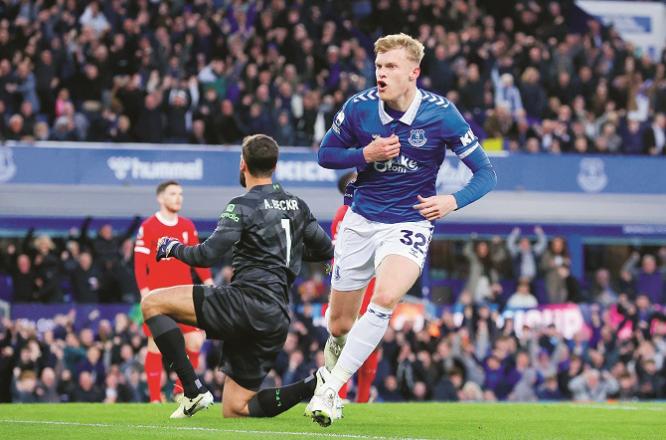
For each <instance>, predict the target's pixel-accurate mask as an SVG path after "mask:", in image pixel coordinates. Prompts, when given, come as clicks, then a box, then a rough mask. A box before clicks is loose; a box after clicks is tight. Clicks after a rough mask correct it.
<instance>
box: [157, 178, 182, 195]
mask: <svg viewBox="0 0 666 440" xmlns="http://www.w3.org/2000/svg"><path fill="white" fill-rule="evenodd" d="M171 185H176V186H181V185H180V183H179V182H178V181H177V180H165V181H164V182H162V183H160V184H159V185H157V189H156V190H155V194H157V195H160V194H162V193H163V192H164V191H165V190H166V189H167V187H169V186H171Z"/></svg>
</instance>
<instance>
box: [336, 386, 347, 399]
mask: <svg viewBox="0 0 666 440" xmlns="http://www.w3.org/2000/svg"><path fill="white" fill-rule="evenodd" d="M347 388H349V386H348V385H347V384H344V385H342V388H340V391H338V396H340V398H341V399H346V398H347Z"/></svg>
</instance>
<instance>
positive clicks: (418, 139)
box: [407, 128, 428, 148]
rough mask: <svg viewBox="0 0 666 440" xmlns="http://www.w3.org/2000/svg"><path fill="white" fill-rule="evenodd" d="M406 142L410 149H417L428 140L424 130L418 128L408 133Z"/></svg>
mask: <svg viewBox="0 0 666 440" xmlns="http://www.w3.org/2000/svg"><path fill="white" fill-rule="evenodd" d="M407 141H408V142H409V145H411V146H412V147H415V148H419V147H422V146H424V145H425V144H426V142H428V138H427V137H426V135H425V130H423V129H420V128H419V129H415V130H411V131H410V132H409V139H407Z"/></svg>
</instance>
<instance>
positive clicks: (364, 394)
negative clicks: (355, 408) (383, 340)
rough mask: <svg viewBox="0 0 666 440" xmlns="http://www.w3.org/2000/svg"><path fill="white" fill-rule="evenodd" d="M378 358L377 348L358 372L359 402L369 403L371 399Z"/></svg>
mask: <svg viewBox="0 0 666 440" xmlns="http://www.w3.org/2000/svg"><path fill="white" fill-rule="evenodd" d="M378 358H379V356H378V355H377V350H375V351H373V352H372V354H371V355H370V356H369V357H368V358H367V359H366V360H365V362H364V363H363V365H361V368H359V370H358V373H356V377H357V380H358V391H357V393H356V401H357V402H358V403H367V402H368V400H370V387H372V382H374V381H375V376H376V375H377V363H378V361H379V359H378Z"/></svg>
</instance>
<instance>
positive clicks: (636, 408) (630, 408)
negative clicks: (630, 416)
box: [568, 403, 666, 412]
mask: <svg viewBox="0 0 666 440" xmlns="http://www.w3.org/2000/svg"><path fill="white" fill-rule="evenodd" d="M568 406H569V408H585V409H607V410H610V411H659V412H663V411H666V407H659V406H625V405H612V404H609V405H604V404H603V403H599V404H593V403H572V404H569V405H568Z"/></svg>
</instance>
